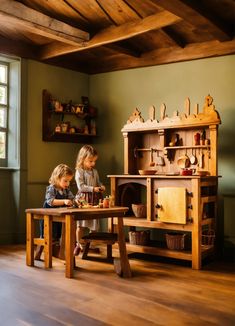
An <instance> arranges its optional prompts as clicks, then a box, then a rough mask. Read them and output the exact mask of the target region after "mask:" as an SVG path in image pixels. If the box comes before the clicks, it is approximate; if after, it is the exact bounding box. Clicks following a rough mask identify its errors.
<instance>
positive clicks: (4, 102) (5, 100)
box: [0, 86, 7, 104]
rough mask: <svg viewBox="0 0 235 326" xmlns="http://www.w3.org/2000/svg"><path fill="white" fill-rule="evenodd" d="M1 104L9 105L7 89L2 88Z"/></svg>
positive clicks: (0, 88)
mask: <svg viewBox="0 0 235 326" xmlns="http://www.w3.org/2000/svg"><path fill="white" fill-rule="evenodd" d="M0 104H7V88H6V87H5V86H0Z"/></svg>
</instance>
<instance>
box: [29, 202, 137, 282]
mask: <svg viewBox="0 0 235 326" xmlns="http://www.w3.org/2000/svg"><path fill="white" fill-rule="evenodd" d="M127 211H128V207H120V206H116V207H112V208H28V209H26V219H27V222H26V223H27V225H26V229H27V230H26V233H27V241H26V264H27V265H28V266H34V245H35V244H37V245H43V246H44V257H45V258H44V259H45V267H46V268H51V267H52V222H61V223H65V253H66V254H65V262H66V264H65V266H66V267H65V276H66V277H68V278H72V277H73V270H74V256H73V250H74V247H75V231H76V221H77V220H89V219H94V218H95V219H102V218H110V217H116V218H118V227H117V232H118V245H119V254H120V265H121V270H122V275H123V277H131V270H130V264H129V260H128V257H127V252H126V242H125V236H124V230H123V216H124V215H125V213H126V212H127ZM42 219H43V220H44V239H40V238H35V221H36V220H42Z"/></svg>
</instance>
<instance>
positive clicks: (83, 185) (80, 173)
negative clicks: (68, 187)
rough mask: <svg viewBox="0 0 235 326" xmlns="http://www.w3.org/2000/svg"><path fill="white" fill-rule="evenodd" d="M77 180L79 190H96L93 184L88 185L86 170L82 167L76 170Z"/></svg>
mask: <svg viewBox="0 0 235 326" xmlns="http://www.w3.org/2000/svg"><path fill="white" fill-rule="evenodd" d="M75 181H76V184H77V187H78V191H79V192H93V191H94V187H93V186H88V185H87V184H86V183H85V177H84V171H83V170H82V169H78V170H77V171H76V173H75Z"/></svg>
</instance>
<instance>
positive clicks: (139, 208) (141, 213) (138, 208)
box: [131, 204, 146, 218]
mask: <svg viewBox="0 0 235 326" xmlns="http://www.w3.org/2000/svg"><path fill="white" fill-rule="evenodd" d="M131 208H132V210H133V213H134V214H135V217H142V218H144V217H146V205H144V204H132V205H131Z"/></svg>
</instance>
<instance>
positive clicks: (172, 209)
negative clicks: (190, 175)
mask: <svg viewBox="0 0 235 326" xmlns="http://www.w3.org/2000/svg"><path fill="white" fill-rule="evenodd" d="M158 205H159V206H160V207H159V208H158V218H159V220H160V221H161V222H169V223H179V224H186V214H187V202H186V188H180V187H166V188H158Z"/></svg>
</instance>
